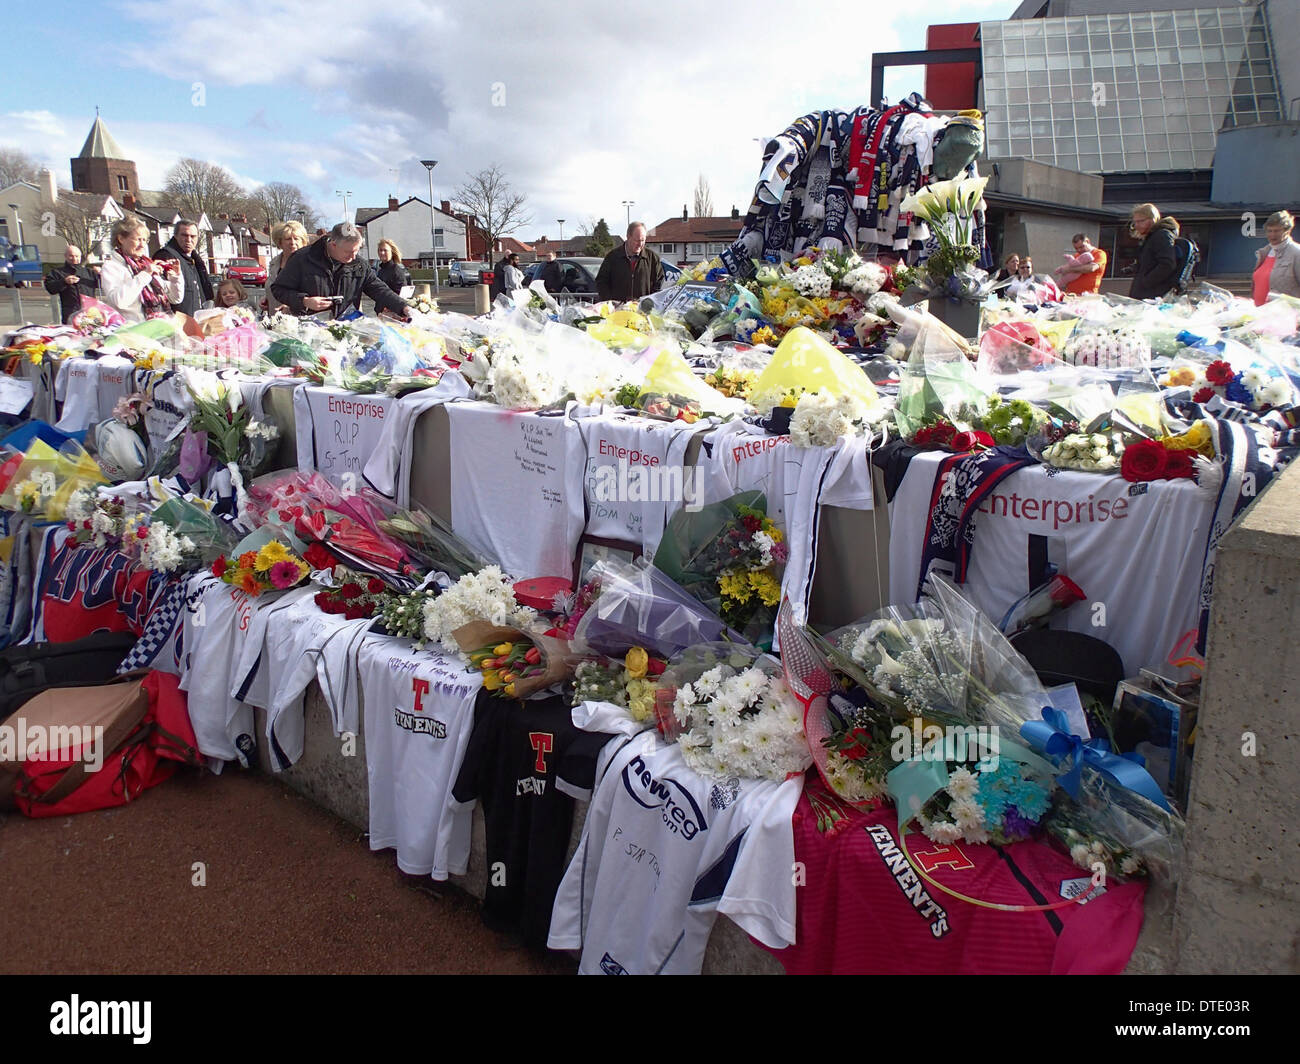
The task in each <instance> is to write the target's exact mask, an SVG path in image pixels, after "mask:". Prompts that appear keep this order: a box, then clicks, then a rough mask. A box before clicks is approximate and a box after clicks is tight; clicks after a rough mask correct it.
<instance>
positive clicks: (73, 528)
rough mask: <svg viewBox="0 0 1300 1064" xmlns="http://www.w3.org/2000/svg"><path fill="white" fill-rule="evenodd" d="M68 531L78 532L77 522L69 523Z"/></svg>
mask: <svg viewBox="0 0 1300 1064" xmlns="http://www.w3.org/2000/svg"><path fill="white" fill-rule="evenodd" d="M68 531H69V532H75V531H77V522H76V521H69V522H68Z"/></svg>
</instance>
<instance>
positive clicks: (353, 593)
mask: <svg viewBox="0 0 1300 1064" xmlns="http://www.w3.org/2000/svg"><path fill="white" fill-rule="evenodd" d="M339 594H340V595H342V596H343V597H344V598H345V599H347V600H349V601H351V600H352V599H354V598H357V597H358V596H360V595H362V594H364V592H363V591H362V590H361V585H360V584H354V583H353V582H352V581H351V580H349V581H348V582H347V583H346V584H344V585H343V586H342V587H341V588H339Z"/></svg>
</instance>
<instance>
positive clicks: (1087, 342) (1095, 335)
mask: <svg viewBox="0 0 1300 1064" xmlns="http://www.w3.org/2000/svg"><path fill="white" fill-rule="evenodd" d="M1061 355H1062V358H1064V360H1065V361H1066V362H1068V363H1069V364H1070V365H1072V366H1096V367H1097V368H1098V369H1129V368H1132V367H1135V366H1146V365H1149V364H1150V362H1151V345H1150V344H1149V343H1148V342H1147V340H1146V337H1145V336H1143V335H1142V333H1140V332H1139V331H1138V330H1137V329H1134V328H1131V327H1127V326H1121V327H1120V328H1117V329H1098V330H1095V331H1092V330H1090V331H1079V332H1076V333H1075V334H1074V336H1072V337H1071V338H1070V339H1069V340H1068V341H1066V344H1065V350H1064V351H1063V352H1062V353H1061Z"/></svg>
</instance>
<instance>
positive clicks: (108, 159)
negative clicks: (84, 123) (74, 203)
mask: <svg viewBox="0 0 1300 1064" xmlns="http://www.w3.org/2000/svg"><path fill="white" fill-rule="evenodd" d="M72 191H73V192H93V193H95V194H96V195H100V196H112V197H113V198H114V199H115V200H117V201H118V202H119V203H126V202H127V197H128V196H129V197H131V200H132V202H135V201H138V200H139V198H140V178H139V176H138V175H137V173H136V168H135V163H134V162H132V161H131V158H130V156H128V155H127V154H126V152H124V151H123V150H122V148H121V147H120V146H119V145H118V143H117V141H116V140H114V139H113V134H112V133H110V132H109V131H108V129H107V127H106V126H105V125H104V120H103V119H102V118H100V117H99V108H95V124H94V125H93V126H91V127H90V134H89V136H87V137H86V143H85V144H83V145H82V146H81V154H79V155H78V156H77V157H76V158H75V159H73V160H72Z"/></svg>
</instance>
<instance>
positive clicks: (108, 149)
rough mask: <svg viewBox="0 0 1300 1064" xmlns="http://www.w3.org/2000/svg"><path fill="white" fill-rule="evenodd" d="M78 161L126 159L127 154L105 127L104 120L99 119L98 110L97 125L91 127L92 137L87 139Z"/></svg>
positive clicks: (97, 113) (96, 114)
mask: <svg viewBox="0 0 1300 1064" xmlns="http://www.w3.org/2000/svg"><path fill="white" fill-rule="evenodd" d="M77 158H78V159H125V158H126V153H125V152H123V151H122V149H121V148H119V147H118V145H117V141H115V140H114V139H113V134H112V133H110V132H109V131H108V128H107V127H106V126H105V125H104V120H103V119H102V118H100V117H99V112H98V108H96V113H95V124H94V125H93V126H91V127H90V135H89V136H87V137H86V143H85V144H83V145H82V146H81V154H79V155H78V156H77Z"/></svg>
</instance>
